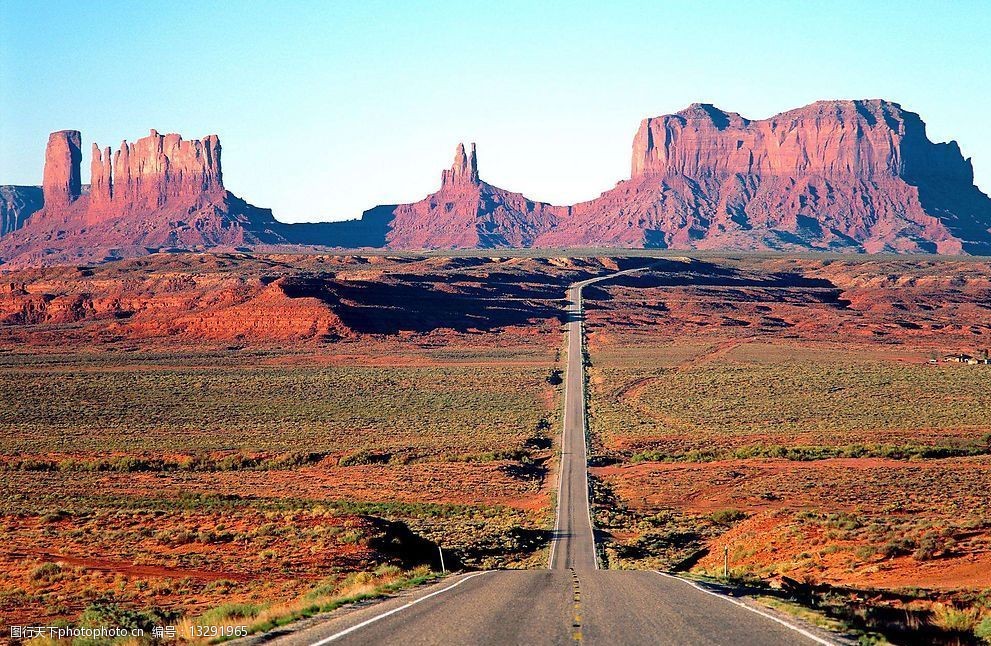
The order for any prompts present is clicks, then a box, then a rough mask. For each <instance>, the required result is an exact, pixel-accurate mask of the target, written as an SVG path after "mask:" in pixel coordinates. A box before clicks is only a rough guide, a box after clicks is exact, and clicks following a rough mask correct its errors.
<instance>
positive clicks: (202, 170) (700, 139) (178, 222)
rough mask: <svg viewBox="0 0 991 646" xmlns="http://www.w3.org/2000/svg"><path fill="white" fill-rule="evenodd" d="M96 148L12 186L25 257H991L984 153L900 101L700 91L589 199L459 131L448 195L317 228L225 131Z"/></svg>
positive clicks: (13, 246) (67, 149)
mask: <svg viewBox="0 0 991 646" xmlns="http://www.w3.org/2000/svg"><path fill="white" fill-rule="evenodd" d="M79 150H80V135H79V133H78V132H77V131H60V132H56V133H53V134H52V136H51V138H50V139H49V144H48V150H47V154H46V159H45V174H44V177H45V179H44V186H43V192H44V207H43V208H41V209H40V210H37V211H36V209H37V198H36V197H35V198H34V199H33V200H32V199H31V198H30V191H29V189H31V188H32V187H4V189H5V190H4V191H2V192H0V198H2V202H0V206H2V208H3V211H0V213H2V214H3V216H4V219H3V221H2V226H3V228H2V229H0V234H4V237H3V239H0V258H2V259H3V260H4V261H6V262H7V264H8V265H11V266H18V265H30V264H37V263H41V264H54V263H60V262H63V263H64V262H91V261H96V260H103V259H109V258H117V257H122V256H132V255H143V254H146V253H151V252H153V251H155V250H158V249H163V248H166V249H167V248H191V249H199V248H211V247H258V246H262V245H264V246H272V245H275V246H285V245H299V244H302V245H320V246H337V247H387V248H392V249H430V248H502V247H545V248H546V247H654V248H674V249H691V248H698V249H741V250H788V251H801V250H810V249H812V250H834V251H852V252H870V253H873V252H905V253H908V252H927V253H932V252H935V253H944V254H957V253H970V254H991V200H989V199H988V197H987V196H986V195H985V194H984V193H982V192H981V191H980V190H979V189H978V188H977V187H976V186H974V175H973V168H972V166H971V163H970V161H969V160H967V159H964V157H963V156H962V154H961V152H960V149H959V147H958V146H957V144H956V143H955V142H950V143H933V142H931V141H929V139H928V137H927V136H926V131H925V124H924V123H923V122H922V119H921V118H920V117H919V115H917V114H915V113H913V112H909V111H907V110H904V109H902V108H901V106H899V105H898V104H896V103H891V102H888V101H883V100H866V101H820V102H817V103H813V104H812V105H809V106H805V107H803V108H798V109H796V110H791V111H788V112H784V113H782V114H779V115H776V116H774V117H771V118H769V119H762V120H751V119H746V118H744V117H742V116H740V115H739V114H736V113H732V112H724V111H722V110H719V109H718V108H715V107H713V106H711V105H707V104H694V105H691V106H689V107H688V108H686V109H685V110H682V111H681V112H678V113H675V114H671V115H665V116H661V117H653V118H649V119H644V120H643V121H642V122H641V124H640V127H639V129H638V130H637V132H636V135H635V137H634V140H633V152H632V157H631V176H630V179H628V180H624V181H621V182H619V183H618V184H617V185H616V186H615V187H614V188H613V189H611V190H609V191H606V192H605V193H603V194H602V195H601V196H599V197H598V198H596V199H594V200H590V201H588V202H582V203H580V204H575V205H572V206H553V205H550V204H545V203H542V202H537V201H534V200H530V199H528V198H527V197H525V196H523V195H521V194H519V193H513V192H511V191H507V190H504V189H501V188H498V187H496V186H493V185H491V184H489V183H487V182H485V181H484V180H482V179H481V178H480V176H479V171H478V160H477V153H476V149H475V145H474V144H472V145H471V147H470V149H467V150H466V149H465V147H464V145H459V146H458V147H457V149H456V151H455V156H454V162H453V164H452V166H451V168H450V169H449V170H445V171H443V173H442V175H441V186H440V189H439V190H438V191H437V192H436V193H432V194H430V195H428V196H427V197H425V198H424V199H422V200H420V201H419V202H415V203H411V204H401V205H383V206H378V207H375V208H373V209H370V210H369V211H366V212H365V213H364V214H363V215H362V217H361V219H359V220H349V221H343V222H328V223H315V224H296V225H292V224H284V223H281V222H278V221H277V220H275V218H274V217H273V216H272V213H271V211H269V210H267V209H260V208H257V207H254V206H251V205H250V204H247V203H246V202H244V201H243V200H241V199H239V198H237V197H236V196H234V195H232V194H231V193H229V192H228V191H226V190H225V189H224V186H223V175H222V173H221V166H220V150H221V148H220V141H219V139H218V138H217V137H216V136H215V135H211V136H208V137H205V138H204V139H202V140H191V141H186V140H183V139H182V137H180V136H179V135H176V134H170V135H160V134H158V133H157V132H155V131H154V130H153V131H152V132H151V134H150V135H149V136H148V137H145V138H142V139H139V140H138V141H136V142H134V143H132V144H128V143H126V142H125V143H123V144H122V145H121V147H120V149H119V150H118V151H116V152H115V153H113V155H112V158H111V150H110V149H109V148H104V149H101V148H99V147H98V146H96V145H95V144H94V146H93V152H92V162H91V166H90V168H91V177H92V180H91V185H90V187H89V190H88V192H87V191H86V190H84V188H85V187H81V185H80V181H79V165H80V158H81V155H80V152H79ZM36 190H37V189H35V191H36Z"/></svg>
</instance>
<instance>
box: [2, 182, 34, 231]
mask: <svg viewBox="0 0 991 646" xmlns="http://www.w3.org/2000/svg"><path fill="white" fill-rule="evenodd" d="M42 204H44V197H43V193H42V188H41V187H40V186H0V236H5V235H7V234H8V233H13V232H14V231H17V230H18V229H20V228H21V227H22V226H24V224H25V223H26V222H27V220H28V218H30V217H31V216H32V215H34V214H35V213H36V212H37V211H39V210H40V209H41V206H42Z"/></svg>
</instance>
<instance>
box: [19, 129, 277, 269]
mask: <svg viewBox="0 0 991 646" xmlns="http://www.w3.org/2000/svg"><path fill="white" fill-rule="evenodd" d="M80 139H81V137H80V133H79V132H78V131H75V130H67V131H60V132H56V133H53V134H52V136H51V137H50V139H49V142H48V148H47V150H46V155H45V180H44V207H43V209H42V210H41V211H40V212H39V213H38V214H36V215H35V216H33V217H32V218H31V219H30V220H29V221H28V222H27V224H26V225H25V226H23V228H21V229H20V230H19V231H18V232H17V234H16V235H13V236H6V237H4V238H3V239H2V240H0V258H3V259H4V260H5V261H7V263H8V264H14V265H19V266H23V265H31V264H58V263H74V262H93V261H100V260H107V259H115V258H122V257H129V256H136V255H145V254H147V253H149V252H151V251H154V250H157V249H171V248H182V249H190V248H204V247H218V246H219V247H239V246H245V245H258V244H280V243H285V242H286V240H285V238H283V237H282V236H281V235H280V234H279V229H280V228H282V227H284V225H282V224H280V223H279V222H277V221H276V220H275V218H274V217H273V216H272V213H271V211H269V210H267V209H260V208H257V207H254V206H252V205H250V204H248V203H247V202H245V201H244V200H241V199H240V198H238V197H236V196H234V195H233V194H231V193H230V192H228V191H227V190H226V189H225V188H224V184H223V173H222V170H221V162H220V151H221V147H220V140H219V139H218V137H217V136H216V135H209V136H207V137H205V138H203V139H202V140H195V139H194V140H184V139H183V138H182V137H181V136H180V135H177V134H168V135H161V134H159V133H158V132H157V131H155V130H152V131H151V133H150V134H149V135H148V136H147V137H143V138H141V139H138V140H137V141H135V142H133V143H128V142H127V141H124V142H122V143H121V146H120V148H119V149H118V150H117V151H116V152H115V153H113V155H112V156H111V150H110V148H103V149H101V148H100V147H99V146H98V145H96V144H93V149H92V160H91V162H90V171H91V184H90V187H89V188H90V190H89V192H88V193H85V192H83V191H82V190H81V189H82V187H81V184H80V164H81V153H80Z"/></svg>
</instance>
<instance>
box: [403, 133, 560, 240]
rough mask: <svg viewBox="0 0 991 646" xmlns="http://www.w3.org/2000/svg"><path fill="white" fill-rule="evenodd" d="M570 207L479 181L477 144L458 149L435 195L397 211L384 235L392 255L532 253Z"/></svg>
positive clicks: (461, 146) (442, 175) (459, 145)
mask: <svg viewBox="0 0 991 646" xmlns="http://www.w3.org/2000/svg"><path fill="white" fill-rule="evenodd" d="M566 211H567V208H566V207H559V206H551V205H549V204H544V203H542V202H535V201H533V200H530V199H528V198H526V197H525V196H523V195H521V194H519V193H513V192H510V191H506V190H503V189H501V188H498V187H496V186H492V185H491V184H488V183H487V182H484V181H482V180H481V179H479V176H478V161H477V157H476V151H475V144H472V145H471V149H470V152H468V153H466V152H465V147H464V144H458V147H457V148H456V149H455V152H454V162H453V163H452V165H451V168H450V169H449V170H444V171H443V172H442V173H441V187H440V190H439V191H437V192H436V193H432V194H430V195H428V196H427V197H426V198H424V199H422V200H420V201H419V202H416V203H414V204H401V205H399V206H397V207H395V210H394V211H393V214H392V219H391V222H390V225H389V227H390V228H389V232H388V234H387V235H386V246H388V247H390V248H394V249H458V248H483V249H487V248H496V247H529V246H531V245H533V243H534V241H535V240H536V237H537V236H538V235H539V234H540V233H541V232H543V231H546V230H548V229H551V228H553V227H554V225H555V223H556V222H557V218H558V217H559V216H560V215H561V214H563V213H564V212H566Z"/></svg>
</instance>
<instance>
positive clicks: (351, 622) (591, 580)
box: [264, 267, 833, 646]
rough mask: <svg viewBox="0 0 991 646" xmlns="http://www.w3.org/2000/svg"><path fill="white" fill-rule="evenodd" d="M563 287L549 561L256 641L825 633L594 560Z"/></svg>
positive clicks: (738, 640)
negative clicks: (561, 385) (560, 408)
mask: <svg viewBox="0 0 991 646" xmlns="http://www.w3.org/2000/svg"><path fill="white" fill-rule="evenodd" d="M643 269H645V268H643V267H641V268H635V269H628V270H625V271H621V272H616V273H613V274H609V275H607V276H602V277H599V278H594V279H591V280H586V281H582V282H580V283H576V284H574V285H572V286H571V287H570V288H569V289H568V292H567V293H568V300H569V305H568V308H567V321H566V324H565V325H566V330H567V335H568V340H567V344H568V363H567V374H566V376H565V394H564V400H565V404H564V406H565V410H564V421H563V428H562V431H561V442H560V448H561V460H560V464H559V473H558V476H559V489H558V501H557V517H556V523H555V529H554V534H553V537H552V540H551V550H550V556H549V566H550V569H549V570H517V571H513V570H506V571H490V572H473V573H467V574H459V575H455V576H451V577H447V578H445V579H444V580H442V581H441V582H439V583H436V584H434V585H431V586H428V587H425V588H422V589H419V590H416V591H412V592H406V593H403V594H400V595H398V596H396V597H392V598H390V599H387V600H385V601H383V602H381V603H377V604H371V605H368V606H364V607H356V608H344V609H341V610H339V611H337V612H335V613H332V614H331V615H330V616H329V618H328V619H327V620H326V621H323V622H319V623H317V624H316V625H314V626H312V627H309V628H306V629H303V630H298V631H295V632H290V633H288V634H285V635H272V634H270V635H267V636H266V637H265V639H264V641H265V643H276V644H285V645H293V646H295V645H300V646H303V645H305V646H323V645H324V644H331V643H333V644H397V645H398V644H403V645H427V644H534V645H537V644H580V643H589V644H619V645H623V644H652V645H653V644H671V645H675V644H677V645H679V646H681V645H686V644H688V645H693V646H707V645H716V644H722V645H733V646H749V645H754V646H757V645H761V646H778V645H782V646H783V645H786V644H815V643H819V644H830V643H833V642H832V641H831V640H830V639H829V638H828V636H824V635H823V634H819V633H817V631H814V630H812V629H807V628H802V627H799V626H796V625H793V624H791V623H790V622H786V621H784V620H782V619H781V618H779V617H776V616H774V615H772V614H771V613H769V612H766V611H764V610H761V609H758V608H755V607H753V606H750V605H747V604H745V603H743V602H741V601H739V600H736V599H731V598H728V597H724V596H721V595H717V594H715V593H713V592H711V591H707V590H704V589H702V588H700V587H697V586H695V585H694V584H692V583H689V582H687V581H685V580H682V579H678V578H675V577H672V576H669V575H666V574H662V573H658V572H649V571H641V572H632V571H618V570H600V569H598V566H599V563H598V557H597V555H596V542H595V535H594V530H593V525H592V519H591V514H590V511H589V490H588V469H587V455H586V453H587V437H586V406H585V374H584V373H585V369H584V356H583V355H584V328H583V326H584V323H583V307H582V289H583V288H584V287H586V286H587V285H590V284H592V283H596V282H599V281H603V280H609V279H610V278H615V277H617V276H620V275H623V274H629V273H633V272H636V271H642V270H643Z"/></svg>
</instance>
